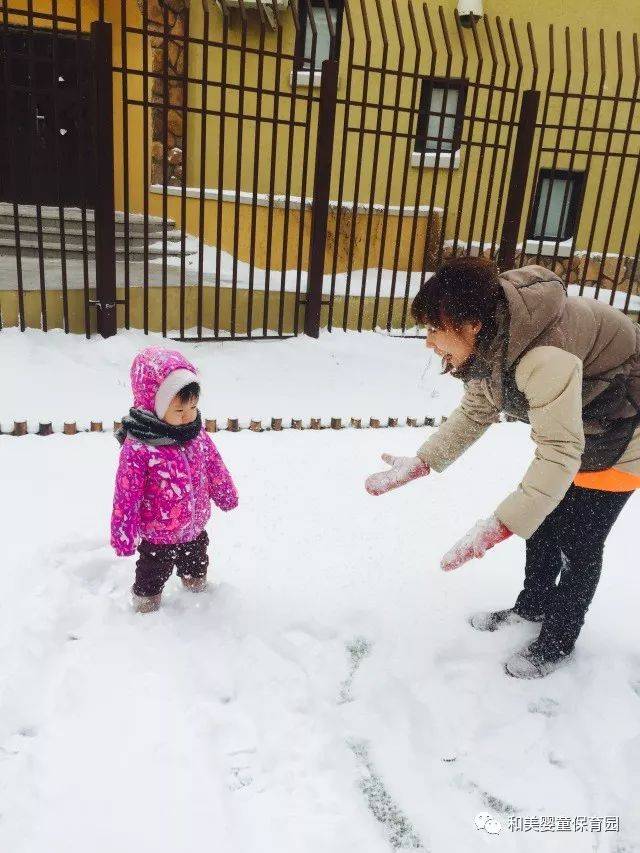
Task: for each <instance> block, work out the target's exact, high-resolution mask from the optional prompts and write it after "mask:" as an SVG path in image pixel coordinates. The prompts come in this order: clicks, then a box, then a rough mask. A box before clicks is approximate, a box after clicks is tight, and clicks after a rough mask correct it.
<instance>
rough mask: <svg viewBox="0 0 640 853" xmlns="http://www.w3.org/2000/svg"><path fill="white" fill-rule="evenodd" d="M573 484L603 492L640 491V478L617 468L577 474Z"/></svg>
mask: <svg viewBox="0 0 640 853" xmlns="http://www.w3.org/2000/svg"><path fill="white" fill-rule="evenodd" d="M573 484H574V486H579V487H580V488H582V489H599V490H600V491H601V492H633V491H634V490H635V489H640V477H639V476H638V475H637V474H629V473H628V472H627V471H619V470H618V469H617V468H607V469H606V470H605V471H584V472H583V473H581V474H576V476H575V478H574V480H573Z"/></svg>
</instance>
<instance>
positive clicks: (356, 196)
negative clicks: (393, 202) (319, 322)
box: [344, 0, 372, 332]
mask: <svg viewBox="0 0 640 853" xmlns="http://www.w3.org/2000/svg"><path fill="white" fill-rule="evenodd" d="M360 11H361V13H362V23H363V25H364V36H365V43H366V48H365V60H364V76H363V82H362V105H361V107H360V128H359V130H358V154H357V159H356V175H355V184H354V191H353V208H352V211H351V233H350V235H349V260H348V262H347V284H346V288H345V296H346V301H347V302H348V301H349V295H350V291H351V277H352V274H353V257H354V253H355V244H356V226H357V224H358V205H359V202H360V181H361V179H362V163H363V161H364V143H365V139H366V136H367V134H366V125H367V109H368V106H369V77H370V73H371V41H372V40H371V30H370V28H369V17H368V14H367V6H366V2H365V0H360ZM363 276H364V270H363ZM363 301H364V297H362V296H361V299H360V306H359V308H358V331H359V332H361V331H362V307H363V306H362V303H363ZM348 323H349V317H348V313H347V311H346V310H345V318H344V328H345V330H346V328H347V325H348Z"/></svg>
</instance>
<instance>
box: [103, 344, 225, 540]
mask: <svg viewBox="0 0 640 853" xmlns="http://www.w3.org/2000/svg"><path fill="white" fill-rule="evenodd" d="M178 369H181V370H185V369H186V370H190V371H192V372H193V374H194V380H195V379H196V378H197V373H196V369H195V367H193V365H192V364H190V363H189V362H188V361H187V360H186V359H185V358H184V357H183V356H182V355H181V354H180V353H179V352H174V351H170V350H164V349H160V348H159V347H148V348H147V349H145V350H142V352H140V353H138V355H137V356H136V358H135V359H134V362H133V365H132V367H131V385H132V388H133V397H134V406H135V407H136V408H141V409H146V410H148V411H150V412H153V411H154V401H155V394H156V391H157V389H158V387H159V385H160V383H161V382H162V381H163V380H164V379H165V377H166V376H167V375H168V374H169V373H171V372H172V371H174V370H178ZM211 500H213V502H214V503H215V504H216V506H217V507H218V508H219V509H221V510H224V511H225V512H226V511H227V510H230V509H234V507H236V506H237V505H238V493H237V491H236V488H235V486H234V484H233V480H232V479H231V476H230V474H229V472H228V471H227V469H226V467H225V465H224V463H223V461H222V458H221V457H220V454H219V453H218V451H217V450H216V447H215V445H214V443H213V442H212V441H211V439H210V437H209V435H208V434H207V432H205V430H204V428H203V429H202V430H201V431H200V433H199V434H198V435H197V436H196V437H195V438H194V439H192V440H191V441H188V442H187V443H186V444H183V445H161V446H159V447H154V446H151V445H149V444H144V443H142V442H141V441H139V440H138V439H135V438H132V437H131V436H130V435H128V436H127V438H126V439H125V442H124V444H123V445H122V448H121V450H120V462H119V465H118V471H117V474H116V488H115V495H114V499H113V513H112V516H111V545H112V546H113V548H114V549H115V551H116V553H117V554H118V555H119V556H130V555H131V554H133V553H134V551H135V549H136V546H137V545H138V543H139V542H140V539H141V538H143V539H146V540H147V541H149V542H153V543H155V544H158V545H175V544H178V543H182V542H190V541H191V540H192V539H195V538H196V537H197V536H199V535H200V533H201V532H202V531H203V530H204V527H205V525H206V523H207V521H208V520H209V517H210V515H211V505H210V501H211Z"/></svg>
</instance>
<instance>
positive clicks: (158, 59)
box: [137, 0, 189, 186]
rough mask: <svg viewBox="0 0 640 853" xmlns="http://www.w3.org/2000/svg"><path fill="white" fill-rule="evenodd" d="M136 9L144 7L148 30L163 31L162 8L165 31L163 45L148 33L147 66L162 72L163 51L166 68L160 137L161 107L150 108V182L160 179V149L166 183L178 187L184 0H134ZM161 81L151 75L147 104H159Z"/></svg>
mask: <svg viewBox="0 0 640 853" xmlns="http://www.w3.org/2000/svg"><path fill="white" fill-rule="evenodd" d="M137 2H138V6H139V7H140V11H141V12H142V11H143V8H144V5H145V4H146V6H147V14H148V17H149V29H150V30H156V31H158V30H159V31H162V32H163V31H164V27H165V10H166V26H167V31H168V34H169V39H168V44H167V46H166V48H165V44H164V41H165V40H164V37H163V36H151V37H150V39H149V42H150V47H151V69H152V71H153V72H154V73H155V74H162V73H163V71H164V59H165V52H166V56H167V59H168V70H169V90H168V94H169V98H168V101H167V105H168V107H169V109H168V112H167V132H166V141H165V138H164V117H163V109H162V107H154V106H152V108H151V126H152V141H151V183H152V184H162V183H163V182H164V163H163V160H164V152H165V150H166V159H167V183H168V185H169V186H180V185H181V183H182V169H183V162H182V151H183V138H184V114H183V106H184V94H183V84H182V81H181V80H172V79H171V78H172V77H178V78H181V77H183V76H184V74H185V67H184V39H185V26H186V15H185V10H186V7H187V6H188V5H189V3H188V0H137ZM163 96H164V81H163V79H162V78H161V77H155V78H153V83H152V89H151V98H150V103H151V104H152V105H153V104H160V105H163V102H164V97H163Z"/></svg>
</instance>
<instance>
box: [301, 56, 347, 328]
mask: <svg viewBox="0 0 640 853" xmlns="http://www.w3.org/2000/svg"><path fill="white" fill-rule="evenodd" d="M311 76H312V77H313V70H312V71H311ZM337 97H338V63H337V61H336V60H335V59H325V61H324V62H323V63H322V81H321V83H320V104H319V108H318V134H317V139H316V166H315V177H314V181H313V201H312V208H311V240H310V245H309V274H308V278H307V298H306V303H305V313H304V331H305V334H306V335H309V336H310V337H312V338H317V337H318V336H319V334H320V311H321V308H322V280H323V278H324V253H325V249H326V246H327V222H328V219H329V194H330V191H331V164H332V158H333V132H334V128H335V123H336V100H337ZM302 204H303V208H302V210H301V211H300V215H301V216H304V199H302Z"/></svg>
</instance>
